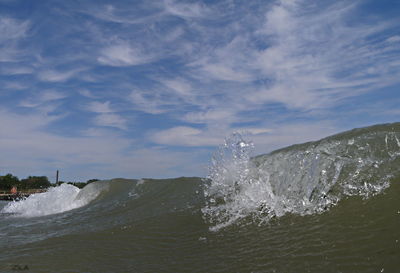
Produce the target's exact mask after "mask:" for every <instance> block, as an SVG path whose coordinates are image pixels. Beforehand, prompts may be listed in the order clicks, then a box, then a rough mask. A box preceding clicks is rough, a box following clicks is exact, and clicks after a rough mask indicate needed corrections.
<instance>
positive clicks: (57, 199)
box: [2, 184, 100, 217]
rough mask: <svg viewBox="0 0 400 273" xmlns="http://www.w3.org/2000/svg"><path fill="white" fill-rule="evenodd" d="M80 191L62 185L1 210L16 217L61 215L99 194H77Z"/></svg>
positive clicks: (8, 205)
mask: <svg viewBox="0 0 400 273" xmlns="http://www.w3.org/2000/svg"><path fill="white" fill-rule="evenodd" d="M89 186H90V185H89ZM82 191H83V190H80V189H79V188H77V187H75V186H73V185H70V184H62V185H60V186H57V187H53V188H50V189H49V190H48V191H47V192H44V193H38V194H32V195H31V196H29V197H28V198H26V199H25V200H21V201H15V202H11V203H9V204H7V206H5V207H4V208H3V209H2V212H3V213H12V214H13V215H14V216H17V217H37V216H45V215H50V214H56V213H62V212H65V211H69V210H72V209H76V208H79V207H82V206H85V205H87V204H88V203H89V202H90V201H92V200H93V199H95V198H96V196H97V195H98V194H99V193H100V191H90V193H91V194H85V195H82V194H79V193H80V192H82ZM86 191H87V190H86Z"/></svg>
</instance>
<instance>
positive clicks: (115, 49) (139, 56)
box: [97, 42, 152, 66]
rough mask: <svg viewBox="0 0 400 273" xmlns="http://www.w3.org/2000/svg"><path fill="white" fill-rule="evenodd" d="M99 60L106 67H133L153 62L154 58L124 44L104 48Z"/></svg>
mask: <svg viewBox="0 0 400 273" xmlns="http://www.w3.org/2000/svg"><path fill="white" fill-rule="evenodd" d="M97 60H98V62H99V63H101V64H104V65H110V66H131V65H140V64H144V63H148V62H151V61H152V57H151V56H149V55H146V54H144V53H143V52H141V50H140V49H139V48H136V47H133V46H131V45H129V44H128V43H125V42H123V43H118V44H115V45H111V46H107V47H105V48H103V49H102V50H101V51H100V56H99V57H98V59H97Z"/></svg>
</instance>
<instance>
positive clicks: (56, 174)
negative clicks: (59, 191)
mask: <svg viewBox="0 0 400 273" xmlns="http://www.w3.org/2000/svg"><path fill="white" fill-rule="evenodd" d="M58 173H59V172H58V170H57V174H56V185H57V184H58Z"/></svg>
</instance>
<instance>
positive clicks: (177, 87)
mask: <svg viewBox="0 0 400 273" xmlns="http://www.w3.org/2000/svg"><path fill="white" fill-rule="evenodd" d="M161 82H162V83H163V84H164V85H165V86H167V87H168V88H169V89H171V90H173V91H174V92H175V93H176V94H177V95H179V96H185V95H189V94H190V91H191V89H192V87H191V85H190V83H188V82H187V81H185V80H183V79H165V80H161Z"/></svg>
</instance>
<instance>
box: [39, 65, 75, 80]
mask: <svg viewBox="0 0 400 273" xmlns="http://www.w3.org/2000/svg"><path fill="white" fill-rule="evenodd" d="M81 71H82V69H81V68H79V69H73V70H68V71H57V70H53V69H48V70H43V71H40V72H39V73H38V78H39V79H40V80H41V81H46V82H65V81H67V80H69V79H71V78H72V77H74V76H75V75H76V74H77V73H78V72H81Z"/></svg>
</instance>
